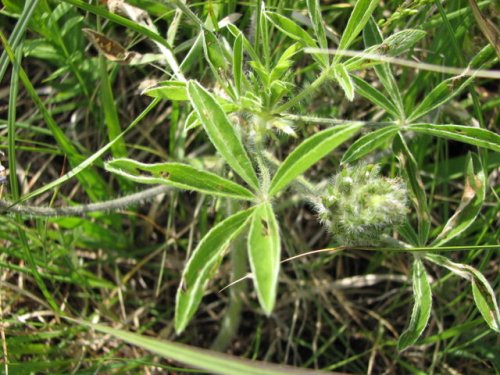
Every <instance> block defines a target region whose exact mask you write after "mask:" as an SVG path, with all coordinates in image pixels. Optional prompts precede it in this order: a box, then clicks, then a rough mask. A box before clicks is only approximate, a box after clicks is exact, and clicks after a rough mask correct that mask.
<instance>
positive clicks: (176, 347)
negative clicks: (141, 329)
mask: <svg viewBox="0 0 500 375" xmlns="http://www.w3.org/2000/svg"><path fill="white" fill-rule="evenodd" d="M71 321H73V320H71ZM75 322H77V323H79V324H82V325H84V326H87V327H90V328H92V329H95V330H96V331H98V332H102V333H105V334H108V335H111V336H114V337H116V338H118V339H120V340H123V341H124V342H127V343H129V344H131V345H135V346H138V347H140V348H143V349H146V350H149V351H150V352H152V353H156V354H158V355H159V356H161V357H163V358H166V359H168V360H172V361H176V362H180V363H183V364H184V365H186V366H192V367H195V368H199V369H202V370H205V371H206V372H207V373H209V374H221V375H264V374H265V375H284V374H290V375H295V374H297V375H299V374H302V375H314V374H318V371H317V370H306V369H303V368H295V367H291V366H284V365H277V364H271V363H266V362H260V361H255V360H249V359H242V358H241V357H236V356H232V355H228V354H224V353H220V352H216V351H211V350H208V349H201V348H198V347H194V346H189V345H185V344H180V343H177V342H171V341H166V340H159V339H157V338H153V337H148V336H144V335H139V334H137V333H131V332H128V331H125V330H121V329H116V328H110V327H106V326H104V325H100V324H92V323H87V322H84V321H81V320H75ZM191 372H192V371H191Z"/></svg>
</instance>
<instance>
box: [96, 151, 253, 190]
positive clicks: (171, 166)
mask: <svg viewBox="0 0 500 375" xmlns="http://www.w3.org/2000/svg"><path fill="white" fill-rule="evenodd" d="M105 168H106V170H108V171H110V172H113V173H116V174H118V175H120V176H123V177H126V178H128V179H129V180H132V181H135V182H139V183H142V184H164V185H169V186H173V187H176V188H180V189H186V190H196V191H200V192H202V193H206V194H212V195H218V196H224V197H229V198H235V199H246V200H252V199H253V198H254V195H253V194H252V192H251V191H249V190H248V189H246V188H244V187H243V186H241V185H238V184H237V183H235V182H232V181H230V180H227V179H225V178H222V177H220V176H217V175H216V174H214V173H210V172H206V171H203V170H200V169H197V168H194V167H191V166H190V165H187V164H180V163H158V164H145V163H140V162H138V161H135V160H132V159H125V158H124V159H113V160H111V161H109V162H107V163H106V164H105Z"/></svg>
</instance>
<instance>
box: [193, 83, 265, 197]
mask: <svg viewBox="0 0 500 375" xmlns="http://www.w3.org/2000/svg"><path fill="white" fill-rule="evenodd" d="M188 95H189V99H190V100H191V104H192V105H193V107H194V109H195V111H196V113H197V114H198V119H199V120H200V121H201V123H202V125H203V128H204V129H205V131H206V132H207V134H208V137H209V138H210V141H211V142H212V144H213V145H214V146H215V148H216V149H217V151H219V153H220V154H221V155H222V156H223V157H224V159H225V160H226V162H227V163H228V164H229V165H230V166H231V168H233V170H234V171H235V172H236V173H237V174H239V175H240V176H241V178H243V179H244V180H245V181H246V182H247V183H248V184H249V185H250V186H251V187H253V188H255V189H257V188H258V186H259V179H258V178H257V175H256V174H255V170H254V169H253V166H252V162H251V161H250V158H249V157H248V154H247V152H246V150H245V148H244V147H243V144H242V143H241V140H240V139H239V138H238V135H237V134H236V131H235V129H234V127H233V124H231V122H230V121H229V118H228V117H227V115H226V113H225V112H224V110H223V109H222V108H221V106H220V105H219V104H218V103H217V101H216V100H215V99H214V97H213V96H212V95H211V94H210V93H209V92H208V91H207V90H205V89H204V88H203V87H202V86H201V85H200V84H199V83H198V82H196V81H189V82H188Z"/></svg>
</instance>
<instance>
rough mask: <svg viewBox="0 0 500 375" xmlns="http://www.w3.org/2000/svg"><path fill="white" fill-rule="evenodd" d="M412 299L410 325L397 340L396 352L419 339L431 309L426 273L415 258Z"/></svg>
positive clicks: (418, 259) (430, 294) (429, 287)
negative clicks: (413, 301) (413, 302)
mask: <svg viewBox="0 0 500 375" xmlns="http://www.w3.org/2000/svg"><path fill="white" fill-rule="evenodd" d="M412 280H413V297H414V299H415V304H414V305H413V311H412V313H411V318H410V324H409V326H408V328H407V329H406V330H405V331H404V332H403V333H402V334H401V336H400V337H399V340H398V350H399V351H402V350H405V349H406V348H408V347H409V346H411V345H413V344H414V343H415V342H416V341H417V339H418V338H419V337H420V335H421V334H422V332H423V331H424V329H425V327H426V326H427V322H428V321H429V317H430V315H431V309H432V292H431V286H430V284H429V280H428V279H427V273H426V272H425V268H424V265H423V264H422V260H421V259H420V258H419V257H415V259H414V261H413V276H412Z"/></svg>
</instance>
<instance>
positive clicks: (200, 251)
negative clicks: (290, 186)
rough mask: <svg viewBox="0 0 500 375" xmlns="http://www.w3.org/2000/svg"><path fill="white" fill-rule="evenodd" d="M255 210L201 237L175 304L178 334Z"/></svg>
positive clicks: (186, 268) (190, 316) (224, 223)
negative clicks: (228, 249) (231, 243)
mask: <svg viewBox="0 0 500 375" xmlns="http://www.w3.org/2000/svg"><path fill="white" fill-rule="evenodd" d="M254 209H255V208H254V207H252V208H250V209H248V210H246V211H241V212H238V213H236V214H234V215H232V216H230V217H228V218H227V219H225V220H224V221H222V222H220V223H219V224H217V225H216V226H215V227H213V228H212V229H210V231H209V232H208V233H207V234H206V235H205V237H203V239H202V240H201V241H200V243H199V244H198V246H197V247H196V249H195V250H194V251H193V255H191V258H190V259H189V261H188V263H187V264H186V267H185V268H184V271H183V272H182V279H181V284H180V285H179V288H178V289H177V296H176V303H175V330H176V332H177V333H178V334H179V333H181V332H182V331H184V329H185V328H186V326H187V324H188V323H189V321H190V320H191V318H192V317H193V315H194V313H195V312H196V309H197V308H198V306H199V304H200V302H201V299H202V297H203V293H204V291H205V288H206V285H207V283H208V282H209V281H210V279H211V277H212V276H213V274H214V273H215V271H216V270H217V268H218V267H219V264H220V262H221V261H222V257H223V256H224V254H225V252H226V250H227V248H228V246H229V244H230V242H231V241H232V240H233V239H234V238H235V237H236V236H237V235H238V234H239V233H240V231H241V229H243V227H244V226H245V224H246V222H247V221H248V219H249V218H250V216H251V215H252V213H253V211H254Z"/></svg>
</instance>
